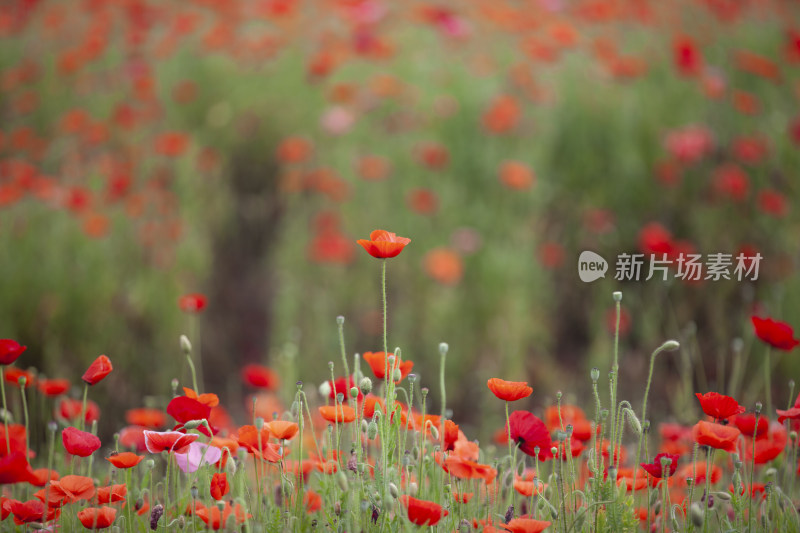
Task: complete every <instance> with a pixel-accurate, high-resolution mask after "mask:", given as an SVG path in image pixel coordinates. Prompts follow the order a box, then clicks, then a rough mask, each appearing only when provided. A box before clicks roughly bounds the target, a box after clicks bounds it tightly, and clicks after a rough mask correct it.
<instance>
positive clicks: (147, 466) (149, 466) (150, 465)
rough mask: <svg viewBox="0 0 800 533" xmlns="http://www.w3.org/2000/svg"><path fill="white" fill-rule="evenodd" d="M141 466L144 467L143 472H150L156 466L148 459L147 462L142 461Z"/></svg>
mask: <svg viewBox="0 0 800 533" xmlns="http://www.w3.org/2000/svg"><path fill="white" fill-rule="evenodd" d="M142 465H143V466H144V468H145V470H152V469H153V467H154V466H156V462H155V461H154V460H152V459H148V460H147V461H144V462H143V463H142Z"/></svg>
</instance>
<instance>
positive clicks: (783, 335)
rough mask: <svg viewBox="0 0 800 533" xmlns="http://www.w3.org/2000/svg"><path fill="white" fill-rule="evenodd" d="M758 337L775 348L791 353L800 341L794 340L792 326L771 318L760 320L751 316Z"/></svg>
mask: <svg viewBox="0 0 800 533" xmlns="http://www.w3.org/2000/svg"><path fill="white" fill-rule="evenodd" d="M750 320H751V321H752V322H753V327H754V328H755V332H756V336H757V337H758V338H759V339H761V340H762V341H764V342H766V343H767V344H769V345H770V346H772V347H773V348H777V349H779V350H785V351H787V352H788V351H791V350H792V349H794V347H795V346H797V345H798V344H800V341H798V340H797V339H795V338H794V330H793V329H792V326H790V325H789V324H787V323H786V322H780V321H778V320H772V319H771V318H759V317H757V316H751V317H750Z"/></svg>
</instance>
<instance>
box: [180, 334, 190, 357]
mask: <svg viewBox="0 0 800 533" xmlns="http://www.w3.org/2000/svg"><path fill="white" fill-rule="evenodd" d="M180 345H181V350H182V351H183V355H186V356H189V355H191V354H192V343H191V342H189V337H187V336H186V335H181V338H180Z"/></svg>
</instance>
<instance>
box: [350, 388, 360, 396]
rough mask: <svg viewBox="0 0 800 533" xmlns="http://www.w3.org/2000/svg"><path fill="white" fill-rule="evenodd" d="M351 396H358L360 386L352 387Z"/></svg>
mask: <svg viewBox="0 0 800 533" xmlns="http://www.w3.org/2000/svg"><path fill="white" fill-rule="evenodd" d="M350 397H351V398H358V387H350Z"/></svg>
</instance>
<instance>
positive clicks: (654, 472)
mask: <svg viewBox="0 0 800 533" xmlns="http://www.w3.org/2000/svg"><path fill="white" fill-rule="evenodd" d="M662 458H667V459H670V460H671V461H672V462H671V463H670V464H669V466H668V467H667V468H666V472H665V471H664V470H665V469H664V466H663V465H662V464H661V459H662ZM641 466H642V468H644V469H645V470H646V471H647V473H648V474H650V475H651V476H653V477H655V478H659V479H661V478H662V477H665V476H664V474H665V473H666V477H672V476H673V475H675V470H677V469H678V456H677V455H673V454H671V453H659V454H658V455H656V456H655V458H653V462H652V463H641Z"/></svg>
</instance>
